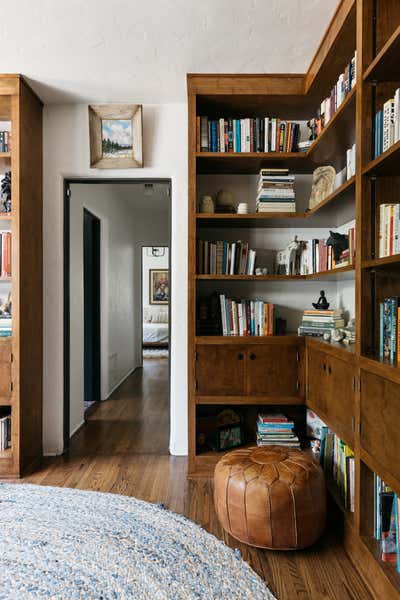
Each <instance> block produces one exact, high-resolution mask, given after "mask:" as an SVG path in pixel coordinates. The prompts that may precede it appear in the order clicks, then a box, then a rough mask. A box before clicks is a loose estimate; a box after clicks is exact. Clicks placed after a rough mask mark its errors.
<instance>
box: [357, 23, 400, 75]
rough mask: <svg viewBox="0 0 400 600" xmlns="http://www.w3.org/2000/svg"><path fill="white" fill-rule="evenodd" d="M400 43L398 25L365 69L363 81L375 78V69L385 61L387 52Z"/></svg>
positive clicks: (399, 28)
mask: <svg viewBox="0 0 400 600" xmlns="http://www.w3.org/2000/svg"><path fill="white" fill-rule="evenodd" d="M396 45H400V25H399V26H398V27H397V29H395V31H394V32H393V34H392V35H391V36H390V38H389V39H388V41H387V42H386V44H385V45H384V46H383V47H382V49H381V50H380V52H378V54H377V55H376V56H375V58H374V59H373V61H372V62H371V63H370V65H369V67H368V68H367V69H366V70H365V72H364V75H363V80H364V81H373V80H375V79H376V77H377V75H376V71H377V70H378V69H379V67H380V66H382V64H383V63H384V62H385V59H386V58H387V56H388V54H389V53H390V52H391V51H395V46H396Z"/></svg>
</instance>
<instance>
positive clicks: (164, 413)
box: [23, 360, 373, 600]
mask: <svg viewBox="0 0 400 600" xmlns="http://www.w3.org/2000/svg"><path fill="white" fill-rule="evenodd" d="M167 369H168V366H167V361H166V360H165V361H162V360H160V361H157V360H149V361H146V365H145V368H144V369H143V371H141V370H139V371H136V372H135V373H134V374H133V375H131V377H129V379H128V380H127V381H126V382H125V383H124V384H123V385H122V386H121V387H120V388H119V389H118V390H117V391H116V392H115V393H114V394H113V396H112V397H111V398H110V400H108V401H106V402H104V403H102V404H101V405H100V406H99V408H98V409H97V410H96V412H94V413H93V414H92V415H90V416H89V418H88V423H87V425H85V426H84V427H83V428H82V429H81V430H80V431H79V432H78V433H77V434H76V435H75V436H74V438H73V439H72V441H71V450H70V452H69V454H68V455H66V456H60V457H56V458H48V459H46V460H45V461H44V464H43V466H42V467H41V468H40V469H39V470H38V471H37V472H36V473H34V474H33V475H30V476H29V477H26V478H25V479H24V480H23V481H25V482H30V483H36V484H40V485H55V486H67V487H73V488H74V487H76V488H80V489H87V490H98V491H103V492H112V493H116V494H126V495H129V496H134V497H135V498H140V499H142V500H147V501H149V502H162V503H163V504H164V505H165V506H166V507H167V508H169V509H170V510H173V511H175V512H178V513H182V514H184V515H186V516H187V517H189V518H190V519H193V520H194V521H196V522H197V523H199V524H200V525H202V526H203V527H204V528H205V529H207V530H208V531H210V532H211V533H213V534H214V535H216V536H217V537H219V538H222V539H223V540H224V542H225V543H226V544H228V545H229V546H232V547H236V548H240V550H241V552H242V555H243V557H244V559H245V560H247V561H248V562H249V563H250V564H251V566H252V567H253V568H254V569H255V571H257V572H258V573H259V574H260V575H261V576H262V577H263V578H265V580H266V581H267V582H268V584H269V587H270V589H271V590H272V591H273V593H275V594H276V596H277V598H278V599H279V600H298V599H302V600H309V599H311V600H314V599H318V600H327V599H335V600H347V599H351V600H369V599H372V598H373V596H372V595H371V594H370V593H369V591H368V590H367V589H366V587H365V586H364V584H363V582H362V580H361V579H360V577H359V576H358V574H357V572H356V570H355V569H354V567H353V565H352V563H351V562H350V560H349V558H348V557H347V555H346V554H345V553H344V551H343V549H342V547H341V545H340V541H339V538H338V535H337V530H338V529H340V527H339V524H338V522H337V521H336V520H333V522H332V523H331V526H330V528H329V529H328V531H327V532H326V534H325V535H324V536H323V538H322V539H321V541H320V542H319V543H318V544H316V545H315V546H313V547H312V548H310V549H308V550H305V551H301V552H270V551H260V550H256V549H253V548H249V547H246V546H244V545H243V544H240V543H238V542H236V541H235V540H234V539H232V538H231V537H230V536H228V535H227V534H226V533H225V532H224V531H223V530H222V529H221V527H220V525H219V523H218V521H217V518H216V515H215V512H214V507H213V499H212V482H211V481H210V480H208V479H197V480H192V481H188V480H187V478H186V473H187V461H186V458H184V457H172V456H169V455H168V435H169V417H168V396H167V385H166V382H167Z"/></svg>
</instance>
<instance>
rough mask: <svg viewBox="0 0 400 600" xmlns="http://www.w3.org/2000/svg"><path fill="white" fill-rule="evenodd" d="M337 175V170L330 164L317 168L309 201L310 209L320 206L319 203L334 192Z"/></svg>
mask: <svg viewBox="0 0 400 600" xmlns="http://www.w3.org/2000/svg"><path fill="white" fill-rule="evenodd" d="M335 177H336V171H335V169H334V168H333V167H331V166H329V165H327V166H325V167H318V168H317V169H315V171H314V173H313V182H312V188H311V196H310V200H309V202H308V208H309V210H311V209H313V208H315V207H316V206H318V204H320V203H321V202H322V201H323V200H324V199H325V198H327V197H328V196H329V195H330V194H332V192H333V185H334V183H335Z"/></svg>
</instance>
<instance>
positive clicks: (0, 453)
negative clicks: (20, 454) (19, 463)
mask: <svg viewBox="0 0 400 600" xmlns="http://www.w3.org/2000/svg"><path fill="white" fill-rule="evenodd" d="M11 458H12V449H11V448H7V449H6V450H0V460H10V459H11Z"/></svg>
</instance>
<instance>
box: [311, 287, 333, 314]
mask: <svg viewBox="0 0 400 600" xmlns="http://www.w3.org/2000/svg"><path fill="white" fill-rule="evenodd" d="M312 305H313V307H314V308H315V310H328V308H329V306H330V305H329V302H328V300H327V299H326V296H325V291H324V290H321V291H320V293H319V298H318V302H313V303H312Z"/></svg>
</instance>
